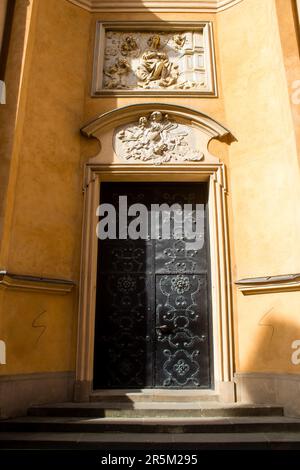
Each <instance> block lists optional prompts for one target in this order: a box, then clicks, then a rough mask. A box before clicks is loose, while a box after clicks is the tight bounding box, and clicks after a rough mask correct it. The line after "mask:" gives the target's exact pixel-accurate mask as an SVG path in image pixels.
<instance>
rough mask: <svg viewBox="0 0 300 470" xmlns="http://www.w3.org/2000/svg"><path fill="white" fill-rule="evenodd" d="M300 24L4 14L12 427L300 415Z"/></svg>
mask: <svg viewBox="0 0 300 470" xmlns="http://www.w3.org/2000/svg"><path fill="white" fill-rule="evenodd" d="M12 5H13V7H12ZM299 7H300V5H299V4H298V2H297V1H294V0H203V1H202V0H199V1H197V2H196V1H193V0H192V1H185V2H177V1H166V2H164V1H160V0H157V1H151V2H148V1H142V0H134V1H130V2H128V1H126V0H122V1H121V0H119V1H116V0H110V1H105V0H103V1H102V0H26V1H25V0H16V1H15V2H11V3H10V0H8V2H3V7H2V11H0V15H2V16H1V18H2V22H1V23H0V26H1V29H0V32H1V36H0V37H2V43H1V67H0V71H1V74H2V76H1V77H0V80H1V103H2V104H1V106H0V132H1V145H0V176H1V189H0V195H1V197H0V242H1V245H0V309H1V316H0V341H1V342H0V408H1V416H3V417H6V416H16V415H22V414H24V413H26V410H27V408H28V407H29V406H30V405H32V404H39V403H55V402H72V401H74V402H83V403H84V402H89V401H90V400H96V399H97V394H98V395H99V394H101V393H102V394H103V393H104V392H105V391H106V392H111V391H118V393H124V394H126V393H128V392H130V391H135V392H138V393H140V394H141V395H142V394H149V391H150V393H152V394H153V395H155V394H163V393H164V392H165V391H167V392H168V393H172V392H173V391H174V393H177V392H176V391H178V390H180V391H182V393H187V394H188V393H194V394H195V396H197V397H198V398H199V400H201V396H206V397H207V395H209V394H211V395H212V396H214V397H217V398H218V400H219V401H220V402H223V403H240V404H245V403H253V404H275V405H277V404H278V405H283V406H284V407H285V412H286V414H287V415H289V416H299V415H300V411H299V410H300V398H299V393H298V391H299V387H300V320H299V311H300V244H299V236H300V209H299V200H300V176H299V163H300V154H299V152H300V62H299V44H300V36H299V9H298V8H299ZM125 200H126V201H125ZM122 204H123V205H122ZM124 204H125V206H124ZM163 204H164V205H165V206H164V207H167V205H168V206H169V207H170V206H172V205H173V204H175V205H177V210H179V213H180V214H182V213H184V214H185V212H184V211H185V209H186V206H188V210H189V211H190V219H191V220H190V230H191V231H192V232H193V236H194V238H192V237H190V236H189V234H188V232H187V231H185V228H186V226H185V225H184V224H183V225H184V227H183V228H182V230H181V231H180V234H179V235H178V234H177V233H176V230H175V229H176V223H175V222H176V221H175V215H174V213H173V215H172V214H170V211H169V212H168V210H165V212H164V213H163V214H165V215H166V214H167V216H168V217H169V218H168V221H169V223H170V226H171V228H170V230H169V233H168V236H165V235H164V232H163V229H164V222H165V219H164V215H162V218H159V214H158V218H155V217H156V215H155V214H154V217H153V218H152V216H153V212H155V210H154V209H153V206H155V208H157V207H158V206H161V205H163ZM178 207H179V209H178ZM195 208H197V210H196V209H195ZM110 210H111V211H112V212H111V213H112V219H113V221H112V222H113V223H112V226H109V223H108V222H111V220H110V221H109V220H108V215H107V214H108V213H109V211H110ZM124 211H125V212H124ZM143 211H144V213H145V214H146V215H145V217H144V219H143V220H142V219H141V213H142V212H143ZM171 212H172V210H171ZM124 214H125V215H124ZM105 216H106V223H104V221H103V217H105ZM138 216H139V217H140V218H138ZM197 216H199V217H198V219H199V220H198V219H197ZM124 217H125V219H126V220H125V219H124ZM101 218H102V219H101ZM187 218H188V217H187ZM150 219H151V224H150ZM154 219H155V220H156V221H158V222H156V225H155V223H154V222H153V221H154ZM101 220H102V225H101ZM181 221H183V222H184V221H185V219H184V218H183V219H181ZM198 222H199V224H198V225H197V223H198ZM150 226H151V227H150ZM154 226H155V227H156V229H157V230H158V231H157V233H156V232H155V231H154V228H155V227H154ZM153 227H154V228H153ZM195 227H196V230H194V228H195ZM193 230H194V231H193ZM154 232H155V233H154ZM108 234H109V235H111V236H108Z"/></svg>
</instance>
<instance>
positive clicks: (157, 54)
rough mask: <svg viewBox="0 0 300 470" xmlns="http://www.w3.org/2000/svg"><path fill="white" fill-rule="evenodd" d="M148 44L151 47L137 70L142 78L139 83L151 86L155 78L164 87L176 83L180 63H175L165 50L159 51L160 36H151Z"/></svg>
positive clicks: (144, 86)
mask: <svg viewBox="0 0 300 470" xmlns="http://www.w3.org/2000/svg"><path fill="white" fill-rule="evenodd" d="M148 45H149V47H150V49H148V50H146V51H145V52H144V54H143V55H142V62H141V64H140V65H139V67H138V68H137V70H136V75H137V77H138V78H139V79H140V82H138V85H139V86H141V87H143V88H150V86H149V84H150V82H152V81H155V80H157V81H158V84H159V86H162V87H169V86H170V85H173V84H174V83H176V81H177V78H178V76H179V71H178V65H177V64H173V63H172V62H171V61H170V60H169V58H168V56H167V54H166V53H165V52H161V51H159V48H160V37H159V36H158V35H154V36H151V37H150V38H149V40H148Z"/></svg>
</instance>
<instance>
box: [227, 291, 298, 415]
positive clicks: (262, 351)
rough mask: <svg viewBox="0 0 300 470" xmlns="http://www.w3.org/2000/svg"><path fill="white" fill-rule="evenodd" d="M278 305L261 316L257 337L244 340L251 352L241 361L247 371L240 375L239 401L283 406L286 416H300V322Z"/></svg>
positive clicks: (237, 375) (238, 376)
mask: <svg viewBox="0 0 300 470" xmlns="http://www.w3.org/2000/svg"><path fill="white" fill-rule="evenodd" d="M295 294H296V295H298V296H299V293H298V292H297V293H295ZM262 295H263V294H262ZM278 295H280V296H286V295H288V293H281V294H278ZM283 300H284V299H283V297H282V299H281V301H282V302H283ZM286 301H288V299H286ZM298 303H299V302H298ZM275 305H276V304H275ZM275 305H274V307H270V308H268V309H266V311H264V312H263V313H262V315H260V316H259V320H258V323H257V327H256V329H255V335H253V337H251V333H250V336H247V337H246V336H245V337H244V341H243V345H244V348H245V351H248V353H247V356H246V358H242V361H241V366H242V370H243V371H245V372H238V373H237V374H236V382H237V384H238V387H237V398H238V401H242V402H246V403H256V404H279V405H283V406H284V408H285V414H286V415H288V416H300V322H299V320H298V323H297V318H294V320H292V319H291V315H289V318H288V313H287V307H286V306H284V307H283V308H280V306H279V305H277V306H275ZM287 305H288V304H287ZM285 317H286V318H285ZM249 331H251V330H249ZM242 334H243V333H242ZM244 354H245V352H244Z"/></svg>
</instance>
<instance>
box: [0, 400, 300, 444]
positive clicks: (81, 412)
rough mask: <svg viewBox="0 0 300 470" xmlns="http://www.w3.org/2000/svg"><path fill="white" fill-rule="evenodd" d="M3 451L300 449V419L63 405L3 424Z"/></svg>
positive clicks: (140, 405) (232, 411)
mask: <svg viewBox="0 0 300 470" xmlns="http://www.w3.org/2000/svg"><path fill="white" fill-rule="evenodd" d="M116 396H117V395H116ZM173 399H174V397H173ZM0 448H1V449H72V450H76V449H80V450H83V449H103V450H104V449H105V450H107V449H109V450H159V449H160V450H177V451H178V450H179V449H180V450H184V449H187V450H188V449H189V450H191V449H194V450H202V449H203V450H204V449H206V450H213V449H226V450H228V449H274V450H275V449H281V448H284V449H290V450H291V449H294V450H298V449H300V419H290V418H287V417H284V416H283V408H282V407H280V406H265V405H250V404H248V405H247V404H246V405H240V404H222V403H219V402H213V401H206V402H205V401H204V402H202V401H201V402H200V401H186V402H179V401H176V402H175V401H173V402H170V401H164V400H162V401H155V402H152V401H151V400H146V401H140V400H137V401H133V402H124V401H121V402H118V401H115V400H109V401H100V402H89V403H57V404H51V405H37V406H32V407H31V408H30V409H29V410H28V416H26V417H22V418H14V419H10V420H1V421H0Z"/></svg>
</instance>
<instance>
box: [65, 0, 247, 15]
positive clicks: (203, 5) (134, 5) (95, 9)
mask: <svg viewBox="0 0 300 470" xmlns="http://www.w3.org/2000/svg"><path fill="white" fill-rule="evenodd" d="M68 1H69V2H71V3H73V4H74V5H77V6H78V7H81V8H84V9H85V10H87V11H89V12H91V13H110V12H113V13H116V12H118V13H123V12H145V11H151V12H154V13H155V12H157V13H158V12H162V13H163V12H178V13H182V12H191V13H218V12H220V11H223V10H227V9H228V8H231V7H233V6H234V5H237V4H238V3H240V2H242V1H243V0H188V1H183V0H173V1H168V0H167V1H163V0H152V1H147V0H144V1H143V0H129V1H127V0H68Z"/></svg>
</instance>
